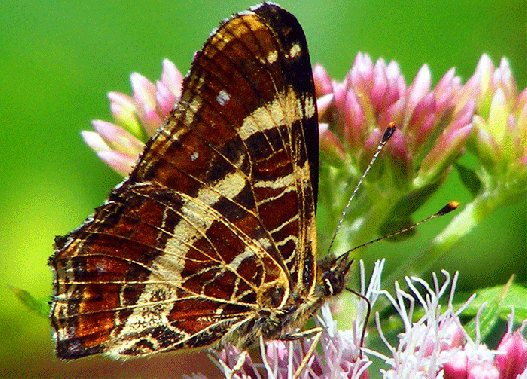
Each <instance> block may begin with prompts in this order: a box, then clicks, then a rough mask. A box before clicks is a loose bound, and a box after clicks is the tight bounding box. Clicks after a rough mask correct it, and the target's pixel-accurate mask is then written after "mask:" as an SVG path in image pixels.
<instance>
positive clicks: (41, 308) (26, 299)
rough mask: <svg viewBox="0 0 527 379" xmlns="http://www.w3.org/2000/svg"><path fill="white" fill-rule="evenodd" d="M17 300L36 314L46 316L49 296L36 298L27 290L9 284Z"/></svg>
mask: <svg viewBox="0 0 527 379" xmlns="http://www.w3.org/2000/svg"><path fill="white" fill-rule="evenodd" d="M9 287H10V289H11V291H13V293H14V294H15V296H16V297H17V299H18V300H20V302H21V303H22V304H23V305H25V306H26V308H28V309H29V310H30V311H31V312H33V313H36V314H37V315H38V316H41V317H45V318H48V315H49V298H47V297H46V298H44V299H40V300H37V299H35V298H34V297H33V295H31V294H30V293H29V292H28V291H26V290H23V289H20V288H17V287H11V286H9Z"/></svg>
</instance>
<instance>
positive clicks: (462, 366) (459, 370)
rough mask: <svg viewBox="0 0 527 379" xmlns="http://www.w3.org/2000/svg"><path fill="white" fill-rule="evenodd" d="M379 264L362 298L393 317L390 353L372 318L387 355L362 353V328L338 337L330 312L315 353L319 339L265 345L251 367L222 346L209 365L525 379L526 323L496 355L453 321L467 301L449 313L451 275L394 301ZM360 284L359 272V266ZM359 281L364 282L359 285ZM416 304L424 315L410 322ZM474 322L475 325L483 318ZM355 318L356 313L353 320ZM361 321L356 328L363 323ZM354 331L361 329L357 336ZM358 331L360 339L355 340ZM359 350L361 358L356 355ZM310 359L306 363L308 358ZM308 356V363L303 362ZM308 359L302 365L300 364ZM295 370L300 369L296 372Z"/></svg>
mask: <svg viewBox="0 0 527 379" xmlns="http://www.w3.org/2000/svg"><path fill="white" fill-rule="evenodd" d="M383 263H384V262H377V264H376V266H375V269H374V273H373V274H372V277H371V279H370V284H369V286H368V291H364V289H363V291H362V294H363V295H365V296H366V297H367V298H368V299H369V300H370V301H372V302H375V300H377V297H378V295H380V294H382V295H384V296H385V297H386V298H387V299H388V300H389V301H390V303H391V304H392V306H393V307H394V309H395V310H396V311H397V313H398V315H399V318H400V320H401V322H402V324H403V325H404V332H403V333H401V334H400V335H399V336H398V345H397V347H392V346H391V345H390V343H389V342H388V341H387V339H386V338H385V337H384V335H383V331H382V328H381V323H380V320H379V315H378V314H377V315H376V321H377V329H378V332H379V334H380V336H381V339H382V340H383V341H384V343H385V344H386V346H387V347H388V350H389V352H390V354H391V355H389V356H387V355H384V354H381V353H379V352H377V351H375V350H371V349H367V348H362V349H361V348H360V346H361V345H360V343H361V342H360V340H361V338H360V328H361V327H362V326H361V322H362V321H360V322H357V323H356V324H355V325H354V328H352V329H351V330H344V331H342V330H338V329H337V328H336V321H335V320H333V318H332V315H331V311H330V308H329V307H328V306H327V305H324V307H323V308H322V311H321V317H317V325H318V326H321V327H322V328H323V330H322V333H321V339H320V341H321V343H320V349H319V350H314V351H312V352H310V348H311V347H312V346H313V343H316V342H317V339H315V338H311V339H304V340H302V341H300V340H295V341H289V342H284V341H269V342H266V343H265V345H264V344H263V342H262V343H261V344H260V349H261V351H262V363H256V362H254V361H253V360H252V359H251V358H250V357H249V355H248V354H247V353H246V352H240V351H239V350H238V349H236V348H235V347H233V346H228V347H226V348H225V349H223V350H222V351H221V353H216V352H214V351H211V354H212V359H213V361H214V362H215V363H216V364H217V365H218V367H219V368H220V369H221V370H222V372H223V374H224V376H225V377H226V378H232V379H248V378H251V379H260V378H274V379H286V378H291V377H293V374H295V373H297V374H298V376H294V377H298V378H327V379H330V378H357V379H359V378H360V379H364V378H369V377H370V375H371V373H370V372H369V371H368V369H369V367H370V365H371V364H372V361H371V358H372V357H374V356H375V357H377V358H381V359H382V360H383V361H384V362H385V364H386V366H387V368H385V369H382V370H381V373H382V376H383V378H385V379H396V378H400V379H407V378H416V379H436V378H449V379H457V378H487V379H517V378H527V340H526V339H525V337H524V334H526V333H527V320H525V321H524V323H523V325H522V326H521V327H520V328H518V329H517V330H516V331H512V325H513V322H512V320H513V318H514V317H513V316H511V317H510V321H509V328H508V331H507V333H506V334H505V336H504V337H503V338H502V340H501V342H500V344H499V346H498V348H497V349H496V350H491V349H489V348H488V347H487V346H486V345H485V344H483V343H482V342H481V341H480V337H479V329H478V328H477V329H476V332H477V333H478V336H477V337H476V339H475V340H473V339H471V338H470V337H469V335H468V333H467V332H466V331H465V329H464V328H463V326H462V325H461V322H460V321H459V315H460V314H461V313H462V312H463V311H464V310H465V309H466V307H467V306H468V305H469V304H470V302H471V300H472V298H473V297H471V299H469V301H468V302H466V303H465V304H464V305H463V306H461V307H460V308H459V309H458V310H454V305H453V303H452V301H453V298H454V292H455V288H456V281H457V274H456V275H455V276H454V278H453V279H452V280H451V278H450V275H449V274H448V273H446V272H443V275H444V276H445V280H444V282H443V284H441V285H440V284H439V281H438V278H437V277H436V276H435V275H433V283H434V286H433V288H432V287H430V286H429V285H428V284H427V283H426V282H425V281H424V280H422V279H420V278H406V284H407V285H408V287H409V288H410V291H411V293H408V292H405V291H403V290H402V289H401V288H400V287H399V285H398V284H397V283H396V284H395V296H392V295H390V293H389V292H387V291H379V285H380V273H381V271H382V267H383ZM361 272H362V274H363V275H362V278H364V268H363V266H362V265H361ZM363 280H364V279H363ZM444 297H448V299H447V301H446V305H445V306H444V307H445V308H446V309H445V310H444V311H442V306H441V305H440V304H441V303H442V302H443V303H444ZM416 302H417V303H419V305H420V306H421V307H419V310H421V309H422V310H424V315H423V316H422V317H420V318H419V319H418V320H417V321H413V320H414V319H415V313H416ZM482 311H483V309H480V314H478V316H477V317H476V321H479V318H480V317H481V312H482ZM359 313H360V312H359ZM362 316H364V313H362V314H359V316H358V318H357V320H362V318H361V317H362ZM357 328H359V329H357ZM357 330H359V332H358V333H357ZM361 350H362V354H361ZM307 352H309V353H311V355H309V353H307ZM306 354H307V355H306ZM306 357H307V358H306ZM299 368H300V369H299ZM185 378H187V379H189V378H190V379H205V377H203V376H201V375H200V374H194V375H192V376H185Z"/></svg>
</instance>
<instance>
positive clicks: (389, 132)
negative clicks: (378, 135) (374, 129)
mask: <svg viewBox="0 0 527 379" xmlns="http://www.w3.org/2000/svg"><path fill="white" fill-rule="evenodd" d="M395 129H396V127H395V122H390V125H388V127H387V128H386V130H385V131H384V134H383V136H382V141H383V142H387V141H388V140H389V139H390V137H391V136H392V135H393V133H394V132H395Z"/></svg>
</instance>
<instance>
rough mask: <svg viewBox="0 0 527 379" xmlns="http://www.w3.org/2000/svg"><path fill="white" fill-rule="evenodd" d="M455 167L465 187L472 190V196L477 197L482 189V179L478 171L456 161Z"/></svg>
mask: <svg viewBox="0 0 527 379" xmlns="http://www.w3.org/2000/svg"><path fill="white" fill-rule="evenodd" d="M454 167H455V168H456V170H457V172H458V173H459V178H460V179H461V182H462V183H463V184H464V185H465V187H466V188H467V189H468V190H469V191H470V193H471V194H472V196H474V197H476V195H477V194H478V193H479V190H480V189H481V181H480V180H479V178H478V176H477V175H476V172H475V171H474V170H472V169H470V168H468V167H465V166H463V165H461V164H459V163H457V162H454Z"/></svg>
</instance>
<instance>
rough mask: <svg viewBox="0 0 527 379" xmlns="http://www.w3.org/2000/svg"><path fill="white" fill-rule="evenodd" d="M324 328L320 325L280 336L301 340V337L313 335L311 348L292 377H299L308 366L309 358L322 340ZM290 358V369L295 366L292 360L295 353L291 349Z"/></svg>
mask: <svg viewBox="0 0 527 379" xmlns="http://www.w3.org/2000/svg"><path fill="white" fill-rule="evenodd" d="M323 330H324V329H323V328H322V327H320V326H319V327H316V328H313V329H309V330H303V331H301V332H297V333H290V334H286V335H284V336H282V337H281V338H280V339H282V340H287V341H291V342H292V341H294V340H300V339H304V338H311V337H313V341H312V342H311V346H309V350H308V351H307V353H306V354H305V355H304V358H302V362H300V365H299V366H298V368H297V369H296V371H295V375H294V376H293V377H292V378H294V379H298V378H299V377H300V374H301V373H302V371H303V370H304V369H305V368H306V366H307V364H308V362H309V359H310V358H311V357H312V356H313V353H314V352H315V349H316V348H317V345H318V342H319V341H320V337H322V332H323ZM289 359H290V362H289V365H288V366H289V370H292V367H293V364H292V363H293V362H292V361H291V360H292V359H293V354H292V351H291V349H290V351H289ZM288 378H291V373H289V375H288Z"/></svg>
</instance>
